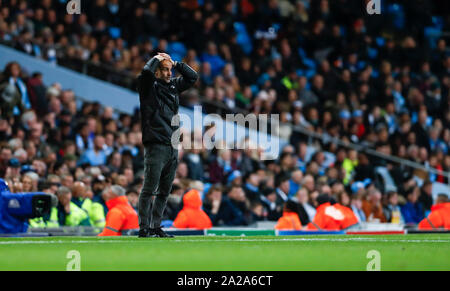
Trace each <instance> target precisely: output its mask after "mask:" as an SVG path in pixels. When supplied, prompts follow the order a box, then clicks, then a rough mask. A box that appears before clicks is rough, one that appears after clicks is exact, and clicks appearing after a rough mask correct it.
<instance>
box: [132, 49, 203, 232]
mask: <svg viewBox="0 0 450 291" xmlns="http://www.w3.org/2000/svg"><path fill="white" fill-rule="evenodd" d="M172 69H175V70H176V71H178V72H179V73H180V75H181V76H179V77H177V78H172ZM197 79H198V75H197V73H196V72H195V71H194V70H193V69H192V68H191V67H189V66H188V65H187V64H185V63H182V62H175V61H173V60H172V58H171V57H170V56H169V55H168V54H165V53H158V54H157V55H156V56H154V57H153V58H152V59H151V60H150V61H149V62H148V63H147V64H146V65H145V66H144V69H143V70H142V72H141V74H140V75H139V76H138V92H139V99H140V111H141V123H142V143H143V144H144V185H143V187H142V190H141V193H140V195H139V211H138V212H139V235H138V236H139V237H172V236H171V235H169V234H167V233H165V232H164V231H163V230H162V228H161V226H160V224H161V218H162V215H163V212H164V208H165V207H166V203H167V198H168V196H169V193H170V191H171V188H172V182H173V179H174V177H175V171H176V169H177V165H178V136H177V133H178V128H179V126H177V125H175V126H173V125H172V124H173V123H172V119H174V118H178V108H179V103H180V101H179V94H180V93H181V92H183V91H185V90H187V89H189V88H191V87H192V86H193V85H194V83H195V82H196V81H197Z"/></svg>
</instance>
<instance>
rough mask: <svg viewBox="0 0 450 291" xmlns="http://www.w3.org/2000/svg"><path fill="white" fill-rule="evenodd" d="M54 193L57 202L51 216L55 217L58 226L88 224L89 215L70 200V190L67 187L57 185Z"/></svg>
mask: <svg viewBox="0 0 450 291" xmlns="http://www.w3.org/2000/svg"><path fill="white" fill-rule="evenodd" d="M56 195H57V196H58V201H59V203H58V206H57V207H56V208H53V209H52V214H51V217H57V220H58V223H59V225H60V226H79V225H85V226H88V225H90V222H89V215H88V214H87V213H86V212H85V211H84V210H82V209H81V208H79V207H78V206H77V205H76V204H75V203H73V202H72V201H71V200H72V191H71V190H70V189H69V188H67V187H64V186H61V187H59V188H58V191H57V192H56ZM51 220H52V218H51Z"/></svg>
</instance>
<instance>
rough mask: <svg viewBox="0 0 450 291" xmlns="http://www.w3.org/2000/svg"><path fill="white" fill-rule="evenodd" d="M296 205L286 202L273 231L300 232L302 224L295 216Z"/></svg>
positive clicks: (296, 215) (289, 201) (292, 202)
mask: <svg viewBox="0 0 450 291" xmlns="http://www.w3.org/2000/svg"><path fill="white" fill-rule="evenodd" d="M297 211H298V210H297V203H295V202H294V201H291V200H288V201H287V202H286V203H285V204H284V207H283V216H282V217H280V219H279V220H278V222H277V224H276V225H275V229H277V230H300V229H301V228H302V223H301V222H300V219H299V217H298V214H297Z"/></svg>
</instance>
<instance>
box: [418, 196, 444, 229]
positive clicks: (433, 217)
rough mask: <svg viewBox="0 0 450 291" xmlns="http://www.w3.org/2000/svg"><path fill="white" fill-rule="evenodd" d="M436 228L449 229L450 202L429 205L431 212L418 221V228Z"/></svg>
mask: <svg viewBox="0 0 450 291" xmlns="http://www.w3.org/2000/svg"><path fill="white" fill-rule="evenodd" d="M437 228H445V229H447V230H450V202H447V203H440V204H436V205H434V206H433V207H431V213H430V214H429V215H428V217H427V218H425V219H423V220H422V221H421V222H420V223H419V229H437Z"/></svg>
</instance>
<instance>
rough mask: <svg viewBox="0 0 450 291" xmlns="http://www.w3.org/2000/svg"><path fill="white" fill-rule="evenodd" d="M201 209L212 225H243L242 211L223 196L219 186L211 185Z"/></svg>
mask: <svg viewBox="0 0 450 291" xmlns="http://www.w3.org/2000/svg"><path fill="white" fill-rule="evenodd" d="M203 209H204V210H205V212H206V213H207V214H208V216H209V218H210V219H211V221H212V224H213V225H214V226H235V225H245V219H244V215H243V213H242V212H241V211H240V210H239V209H238V208H236V207H235V206H234V205H233V204H232V203H231V202H230V200H229V199H228V198H227V197H226V196H223V194H222V188H221V187H220V186H211V188H209V190H208V193H206V195H205V198H204V205H203Z"/></svg>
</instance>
